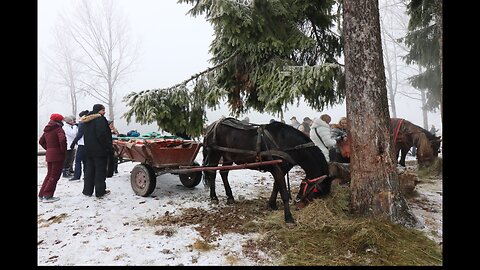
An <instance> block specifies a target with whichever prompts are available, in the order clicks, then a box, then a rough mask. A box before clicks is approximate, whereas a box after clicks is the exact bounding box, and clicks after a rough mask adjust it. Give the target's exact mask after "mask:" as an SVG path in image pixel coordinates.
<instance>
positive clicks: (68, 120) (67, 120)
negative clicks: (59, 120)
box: [63, 116, 73, 123]
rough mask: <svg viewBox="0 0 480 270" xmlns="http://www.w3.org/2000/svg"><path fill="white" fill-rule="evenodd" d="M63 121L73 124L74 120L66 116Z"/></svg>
mask: <svg viewBox="0 0 480 270" xmlns="http://www.w3.org/2000/svg"><path fill="white" fill-rule="evenodd" d="M63 121H65V123H68V122H72V121H73V119H72V117H71V116H65V117H64V118H63Z"/></svg>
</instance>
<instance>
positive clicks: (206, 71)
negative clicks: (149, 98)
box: [163, 51, 240, 91]
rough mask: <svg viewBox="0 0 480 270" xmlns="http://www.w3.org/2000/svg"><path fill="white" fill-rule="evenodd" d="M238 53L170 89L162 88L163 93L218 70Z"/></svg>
mask: <svg viewBox="0 0 480 270" xmlns="http://www.w3.org/2000/svg"><path fill="white" fill-rule="evenodd" d="M239 53H240V51H236V52H234V53H233V54H232V55H230V57H228V58H227V59H225V60H224V61H223V62H221V63H219V64H218V65H216V66H213V67H210V68H207V69H206V70H204V71H201V72H199V73H197V74H194V75H192V76H191V77H190V78H188V79H186V80H184V81H183V82H181V83H177V84H175V85H174V86H170V87H168V88H164V89H163V90H164V91H170V90H172V89H176V88H178V87H180V86H182V85H187V83H189V82H190V81H192V80H194V79H197V78H199V77H200V76H202V75H204V74H207V73H209V72H210V71H212V70H215V69H217V68H219V67H222V66H224V65H226V64H227V63H228V62H230V61H231V60H232V59H233V58H234V57H235V56H237V55H238V54H239Z"/></svg>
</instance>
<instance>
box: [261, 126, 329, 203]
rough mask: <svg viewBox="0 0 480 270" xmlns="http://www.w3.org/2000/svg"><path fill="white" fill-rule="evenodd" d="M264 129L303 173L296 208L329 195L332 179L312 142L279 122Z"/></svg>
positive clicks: (322, 158) (325, 161) (320, 154)
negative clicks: (303, 176) (303, 177)
mask: <svg viewBox="0 0 480 270" xmlns="http://www.w3.org/2000/svg"><path fill="white" fill-rule="evenodd" d="M266 129H267V130H268V131H269V132H270V133H271V134H272V136H273V137H274V140H275V141H276V142H277V144H278V145H279V148H280V149H282V151H285V152H286V153H287V154H288V155H289V156H290V157H291V159H292V160H293V161H294V162H295V164H298V165H299V166H300V167H301V168H302V169H303V170H304V171H305V179H304V180H303V181H302V182H301V184H300V188H299V192H298V194H297V198H296V200H295V201H296V205H297V208H303V207H304V206H306V205H307V204H308V203H309V202H311V201H312V200H314V199H316V198H320V197H323V196H324V195H326V194H328V193H330V187H331V183H332V180H333V179H334V178H332V177H330V176H329V167H328V162H327V160H326V159H325V156H324V155H323V153H322V151H321V150H320V149H319V148H318V147H317V146H315V145H314V144H313V142H312V140H311V139H310V138H309V137H308V136H306V135H305V134H303V132H301V131H299V130H298V129H295V128H293V127H291V126H289V125H286V124H283V123H280V122H274V123H271V124H268V125H267V126H266ZM295 164H292V165H295Z"/></svg>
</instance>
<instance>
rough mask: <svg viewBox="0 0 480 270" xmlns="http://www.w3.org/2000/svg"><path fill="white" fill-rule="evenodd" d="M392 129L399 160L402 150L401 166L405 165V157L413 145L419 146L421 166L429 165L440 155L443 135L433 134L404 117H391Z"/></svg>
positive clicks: (419, 162) (418, 154)
mask: <svg viewBox="0 0 480 270" xmlns="http://www.w3.org/2000/svg"><path fill="white" fill-rule="evenodd" d="M390 131H391V132H392V136H393V142H394V144H395V157H396V159H397V161H398V156H399V154H400V151H401V152H402V154H401V156H400V161H399V162H398V163H399V164H400V165H401V166H403V167H405V158H406V156H407V153H408V151H409V150H410V148H412V146H415V147H416V148H417V162H418V165H419V166H429V165H431V163H432V162H433V160H434V159H435V158H436V157H438V152H439V149H440V142H441V141H442V140H441V137H440V136H438V137H437V136H435V135H433V134H431V133H430V132H429V131H428V130H426V129H423V128H421V127H419V126H417V125H415V124H413V123H411V122H409V121H407V120H405V119H403V118H391V119H390Z"/></svg>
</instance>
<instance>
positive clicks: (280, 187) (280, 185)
mask: <svg viewBox="0 0 480 270" xmlns="http://www.w3.org/2000/svg"><path fill="white" fill-rule="evenodd" d="M272 175H273V178H274V179H275V183H274V184H273V186H274V189H273V190H272V195H271V196H270V203H269V204H270V206H271V205H273V204H275V205H276V197H277V192H278V191H280V196H281V198H282V201H283V214H284V217H285V222H286V223H293V224H295V220H294V219H293V216H292V212H291V211H290V204H289V203H288V202H289V200H290V198H289V196H288V192H287V185H286V183H285V177H284V174H283V173H282V171H281V170H280V167H279V166H275V169H274V170H273V171H272ZM275 185H277V190H276V191H275ZM274 193H275V197H274ZM272 199H274V200H273V201H272Z"/></svg>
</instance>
